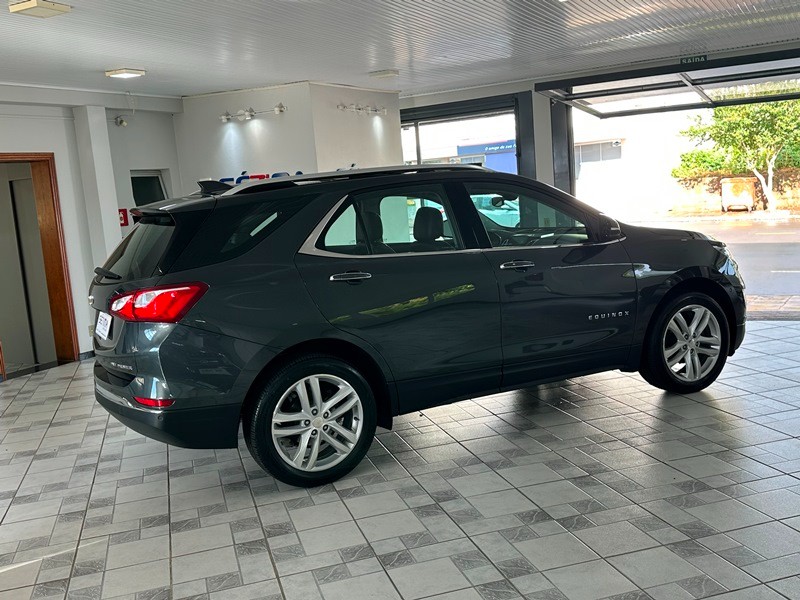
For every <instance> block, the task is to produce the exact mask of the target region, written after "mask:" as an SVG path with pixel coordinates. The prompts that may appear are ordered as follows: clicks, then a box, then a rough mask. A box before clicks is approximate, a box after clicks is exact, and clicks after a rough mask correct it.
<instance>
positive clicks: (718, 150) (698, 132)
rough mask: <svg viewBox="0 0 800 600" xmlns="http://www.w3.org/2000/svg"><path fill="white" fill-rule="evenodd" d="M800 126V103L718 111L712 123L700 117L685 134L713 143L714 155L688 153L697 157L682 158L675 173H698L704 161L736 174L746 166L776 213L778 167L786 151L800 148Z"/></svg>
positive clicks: (700, 141)
mask: <svg viewBox="0 0 800 600" xmlns="http://www.w3.org/2000/svg"><path fill="white" fill-rule="evenodd" d="M798 125H800V100H786V101H783V102H762V103H758V104H742V105H739V106H721V107H718V108H715V109H714V110H713V111H712V114H711V118H710V120H709V119H704V118H703V117H697V119H696V120H695V123H694V124H693V125H692V126H691V127H689V129H687V130H686V131H683V132H681V133H682V134H683V135H686V136H688V137H689V138H691V139H692V140H694V141H695V142H697V143H698V144H703V143H712V144H713V149H712V150H711V151H705V152H706V153H709V152H710V154H698V153H697V151H695V152H694V153H687V154H692V155H693V156H687V155H683V156H681V167H679V168H678V169H676V170H675V172H674V174H676V175H679V174H680V173H683V172H687V173H688V172H690V171H691V169H689V167H692V166H694V167H695V169H694V172H695V173H697V171H698V168H697V167H700V166H701V164H703V163H704V162H705V163H709V164H708V166H719V167H720V168H721V170H723V171H729V172H734V173H735V172H737V171H741V169H742V167H744V168H745V169H747V170H748V171H751V172H752V173H753V174H754V175H755V176H756V177H757V178H758V181H759V183H760V184H761V189H762V190H763V192H764V197H765V198H766V199H767V208H768V209H770V210H774V209H775V206H776V204H777V200H776V196H775V190H774V183H775V165H776V163H777V162H778V159H779V158H780V157H781V153H782V152H783V151H784V149H786V148H791V149H792V150H794V149H795V148H797V147H798V146H800V126H798ZM722 157H724V160H721V159H722ZM684 167H686V169H684ZM709 172H712V171H709ZM684 176H685V175H684ZM694 176H697V175H694Z"/></svg>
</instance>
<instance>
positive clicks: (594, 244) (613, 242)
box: [483, 237, 625, 252]
mask: <svg viewBox="0 0 800 600" xmlns="http://www.w3.org/2000/svg"><path fill="white" fill-rule="evenodd" d="M624 239H625V238H624V237H621V238H617V239H616V240H609V241H607V242H592V241H589V240H587V242H586V243H585V244H550V245H547V246H492V247H491V248H484V249H483V250H484V252H497V251H498V250H506V251H510V250H513V251H516V252H519V251H520V250H551V249H553V248H587V247H589V246H608V245H609V244H616V243H619V242H621V241H623V240H624Z"/></svg>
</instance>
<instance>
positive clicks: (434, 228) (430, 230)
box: [414, 206, 444, 242]
mask: <svg viewBox="0 0 800 600" xmlns="http://www.w3.org/2000/svg"><path fill="white" fill-rule="evenodd" d="M442 234H444V219H442V212H441V211H440V210H439V209H438V208H434V207H432V206H423V207H422V208H420V209H419V210H418V211H417V216H416V217H414V239H415V240H417V241H418V242H433V241H435V240H437V239H438V238H440V237H442Z"/></svg>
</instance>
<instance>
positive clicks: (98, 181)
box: [72, 106, 121, 266]
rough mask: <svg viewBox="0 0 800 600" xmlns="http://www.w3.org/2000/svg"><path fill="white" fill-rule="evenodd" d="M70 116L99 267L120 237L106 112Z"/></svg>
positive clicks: (83, 110) (91, 109) (79, 109)
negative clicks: (73, 126) (72, 120)
mask: <svg viewBox="0 0 800 600" xmlns="http://www.w3.org/2000/svg"><path fill="white" fill-rule="evenodd" d="M72 113H73V115H74V117H75V136H76V139H77V142H78V159H79V160H80V166H81V181H82V183H83V192H84V201H85V204H86V217H87V220H88V222H89V232H90V234H89V237H90V243H91V248H92V261H93V263H94V264H95V266H98V265H102V264H103V263H104V262H105V261H106V258H108V255H109V254H111V252H112V251H113V250H114V248H115V247H116V246H117V244H118V243H119V241H120V238H121V233H120V227H119V213H118V205H117V189H116V185H115V182H114V168H113V166H112V164H111V144H110V143H109V140H108V123H107V122H106V109H105V108H104V107H102V106H76V107H74V108H73V109H72Z"/></svg>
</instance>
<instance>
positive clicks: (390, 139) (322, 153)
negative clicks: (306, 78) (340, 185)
mask: <svg viewBox="0 0 800 600" xmlns="http://www.w3.org/2000/svg"><path fill="white" fill-rule="evenodd" d="M340 104H343V105H345V106H349V105H351V104H356V105H361V106H371V107H378V108H380V107H383V108H385V109H386V114H385V115H358V114H354V113H352V112H349V111H342V110H339V109H338V108H337V107H338V106H339V105H340ZM311 112H312V116H313V121H314V145H315V148H316V154H317V169H318V170H319V171H321V172H324V171H335V170H336V169H339V168H343V167H348V166H350V165H351V164H353V163H355V165H356V166H357V167H359V168H366V167H384V166H387V165H401V164H403V147H402V143H401V140H400V99H399V97H398V95H397V94H396V93H394V92H380V91H373V90H362V89H358V88H352V87H346V86H339V85H324V84H316V83H312V84H311Z"/></svg>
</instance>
